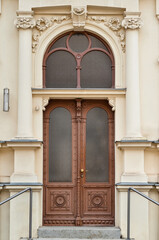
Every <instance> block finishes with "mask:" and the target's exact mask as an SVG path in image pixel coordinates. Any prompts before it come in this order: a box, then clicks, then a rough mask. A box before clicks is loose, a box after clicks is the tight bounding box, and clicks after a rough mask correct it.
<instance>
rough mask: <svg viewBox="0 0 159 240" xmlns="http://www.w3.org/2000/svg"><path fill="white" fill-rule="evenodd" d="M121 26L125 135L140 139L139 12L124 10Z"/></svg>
mask: <svg viewBox="0 0 159 240" xmlns="http://www.w3.org/2000/svg"><path fill="white" fill-rule="evenodd" d="M125 14H126V17H125V18H124V20H123V22H122V26H123V27H124V28H125V29H126V88H127V92H126V137H125V139H129V140H130V139H133V138H135V139H141V138H142V136H141V127H140V88H139V42H138V41H139V39H138V30H139V28H141V26H142V21H141V19H140V13H139V12H137V13H130V12H125Z"/></svg>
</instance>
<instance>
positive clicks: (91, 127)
mask: <svg viewBox="0 0 159 240" xmlns="http://www.w3.org/2000/svg"><path fill="white" fill-rule="evenodd" d="M108 144H109V139H108V116H107V113H106V111H105V110H104V109H102V108H93V109H91V110H90V111H89V112H88V114H87V123H86V182H108V181H109V146H108Z"/></svg>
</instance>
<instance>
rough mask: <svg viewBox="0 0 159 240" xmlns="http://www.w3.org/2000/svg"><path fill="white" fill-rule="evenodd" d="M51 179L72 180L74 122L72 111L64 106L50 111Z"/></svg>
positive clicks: (52, 180) (58, 180)
mask: <svg viewBox="0 0 159 240" xmlns="http://www.w3.org/2000/svg"><path fill="white" fill-rule="evenodd" d="M49 181H50V182H71V181H72V123H71V114H70V112H69V111H68V110H67V109H65V108H62V107H58V108H55V109H54V110H53V111H52V112H51V113H50V124H49Z"/></svg>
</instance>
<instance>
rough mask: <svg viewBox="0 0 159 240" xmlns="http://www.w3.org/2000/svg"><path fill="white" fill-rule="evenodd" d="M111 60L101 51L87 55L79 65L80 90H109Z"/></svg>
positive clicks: (110, 84)
mask: <svg viewBox="0 0 159 240" xmlns="http://www.w3.org/2000/svg"><path fill="white" fill-rule="evenodd" d="M111 65H112V64H111V59H110V58H109V57H108V56H107V54H105V53H103V52H101V51H91V52H89V53H87V54H86V55H85V56H84V57H83V59H82V63H81V87H82V88H111V87H112V71H111Z"/></svg>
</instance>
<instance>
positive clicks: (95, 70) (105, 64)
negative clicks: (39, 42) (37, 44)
mask: <svg viewBox="0 0 159 240" xmlns="http://www.w3.org/2000/svg"><path fill="white" fill-rule="evenodd" d="M114 71H115V69H114V58H113V54H112V52H111V49H110V47H109V46H108V45H107V44H106V43H105V42H104V41H103V40H101V39H99V38H98V37H95V36H94V35H92V34H90V33H86V32H82V33H81V32H79V33H74V32H71V33H69V34H65V35H63V36H61V37H59V38H57V39H56V40H55V41H53V42H52V43H51V44H50V46H49V47H48V49H47V51H46V53H45V56H44V60H43V80H44V82H43V85H44V87H46V88H112V87H114Z"/></svg>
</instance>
